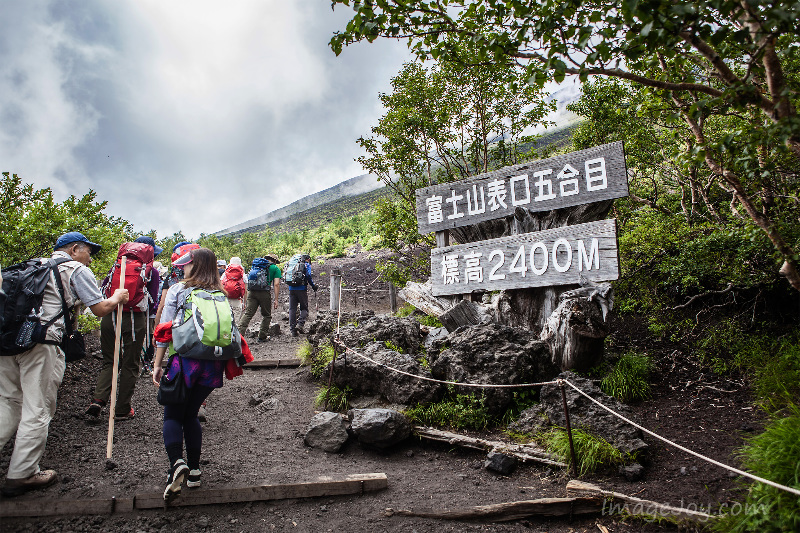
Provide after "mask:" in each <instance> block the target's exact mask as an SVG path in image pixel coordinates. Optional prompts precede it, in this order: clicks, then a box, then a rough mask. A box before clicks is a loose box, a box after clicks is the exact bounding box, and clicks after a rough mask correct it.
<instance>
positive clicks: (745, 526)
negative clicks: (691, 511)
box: [714, 404, 800, 532]
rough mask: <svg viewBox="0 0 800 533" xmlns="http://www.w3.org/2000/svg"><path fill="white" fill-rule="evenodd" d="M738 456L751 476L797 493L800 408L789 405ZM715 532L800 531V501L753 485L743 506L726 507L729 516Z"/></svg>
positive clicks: (758, 485) (766, 486)
mask: <svg viewBox="0 0 800 533" xmlns="http://www.w3.org/2000/svg"><path fill="white" fill-rule="evenodd" d="M787 412H788V416H786V415H787ZM740 456H741V458H742V463H743V464H744V467H745V468H746V469H747V470H749V471H750V472H752V473H753V474H756V475H758V476H760V477H763V478H765V479H769V480H770V481H774V482H776V483H780V484H781V485H786V486H787V487H792V488H795V489H800V468H798V465H800V407H798V406H797V405H796V404H791V405H790V406H788V407H787V409H786V411H785V412H784V413H782V417H781V418H778V417H775V418H773V419H772V421H771V422H770V423H769V424H768V425H767V427H766V429H765V430H764V432H763V433H761V434H760V435H756V436H755V437H752V438H750V439H749V440H748V442H747V444H746V445H745V446H744V447H743V448H742V449H741V450H740ZM737 510H738V512H737ZM714 529H715V530H717V531H726V532H727V531H734V532H746V531H800V499H798V497H797V496H795V495H793V494H791V493H788V492H786V491H783V490H780V489H776V488H773V487H770V486H768V485H765V484H763V483H754V484H753V485H752V486H751V487H750V490H749V491H748V494H747V499H746V500H745V502H744V503H743V504H740V503H738V502H737V503H734V504H733V505H730V506H728V514H727V515H725V516H723V517H722V518H721V519H720V520H718V521H717V522H716V523H715V524H714Z"/></svg>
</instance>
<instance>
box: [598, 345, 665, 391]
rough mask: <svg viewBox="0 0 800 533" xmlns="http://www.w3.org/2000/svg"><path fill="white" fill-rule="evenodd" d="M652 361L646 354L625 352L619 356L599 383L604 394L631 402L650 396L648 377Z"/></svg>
mask: <svg viewBox="0 0 800 533" xmlns="http://www.w3.org/2000/svg"><path fill="white" fill-rule="evenodd" d="M652 366H653V364H652V362H651V361H650V358H649V357H648V356H646V355H638V354H635V353H626V354H624V355H623V356H622V357H620V359H619V361H617V364H616V365H615V366H614V369H613V370H611V372H609V373H608V374H607V375H606V377H604V378H603V381H602V382H601V384H600V388H601V389H603V392H605V393H606V394H608V395H610V396H613V397H615V398H617V399H618V400H621V401H623V402H633V401H636V400H643V399H645V398H649V397H650V384H649V383H648V382H647V379H648V378H649V377H650V371H651V369H652Z"/></svg>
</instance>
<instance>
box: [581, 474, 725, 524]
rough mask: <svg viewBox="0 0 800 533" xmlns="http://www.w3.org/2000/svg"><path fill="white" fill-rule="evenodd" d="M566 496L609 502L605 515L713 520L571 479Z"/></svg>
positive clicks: (702, 515)
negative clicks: (600, 499) (587, 497)
mask: <svg viewBox="0 0 800 533" xmlns="http://www.w3.org/2000/svg"><path fill="white" fill-rule="evenodd" d="M567 494H571V495H575V496H595V497H600V498H603V499H605V500H610V501H611V503H607V504H606V505H605V506H604V508H603V511H604V513H605V514H616V513H624V514H629V515H635V516H653V517H662V518H673V519H675V520H677V521H689V522H703V523H705V522H708V521H709V520H711V519H712V518H714V517H713V516H712V515H710V514H706V513H703V512H700V511H696V510H694V509H690V508H687V507H680V508H679V507H672V506H670V505H665V504H663V503H658V502H654V501H650V500H643V499H641V498H636V497H633V496H628V495H626V494H622V493H620V492H613V491H610V490H604V489H602V488H600V487H599V486H597V485H594V484H592V483H586V482H584V481H579V480H577V479H571V480H570V481H569V482H568V483H567Z"/></svg>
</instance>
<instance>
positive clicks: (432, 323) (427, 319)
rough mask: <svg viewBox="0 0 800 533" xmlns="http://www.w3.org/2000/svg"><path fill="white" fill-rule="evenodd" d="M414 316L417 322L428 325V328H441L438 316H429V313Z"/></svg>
mask: <svg viewBox="0 0 800 533" xmlns="http://www.w3.org/2000/svg"><path fill="white" fill-rule="evenodd" d="M414 318H415V319H416V321H417V322H419V323H420V324H422V325H423V326H428V327H430V328H441V327H442V322H441V321H440V320H439V319H438V318H436V317H434V316H430V315H414Z"/></svg>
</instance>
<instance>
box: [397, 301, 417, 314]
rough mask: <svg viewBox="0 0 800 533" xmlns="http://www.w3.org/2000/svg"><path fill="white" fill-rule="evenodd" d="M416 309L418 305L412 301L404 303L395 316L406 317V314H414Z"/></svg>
mask: <svg viewBox="0 0 800 533" xmlns="http://www.w3.org/2000/svg"><path fill="white" fill-rule="evenodd" d="M416 310H417V308H416V307H414V306H413V305H411V304H410V303H406V304H403V307H401V308H400V309H398V310H397V312H396V313H395V316H398V317H400V318H403V317H406V316H409V315H412V314H414V311H416Z"/></svg>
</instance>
